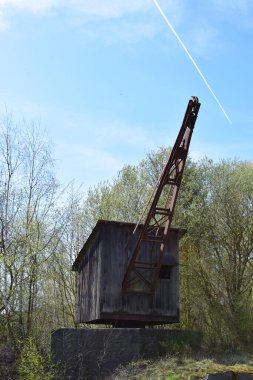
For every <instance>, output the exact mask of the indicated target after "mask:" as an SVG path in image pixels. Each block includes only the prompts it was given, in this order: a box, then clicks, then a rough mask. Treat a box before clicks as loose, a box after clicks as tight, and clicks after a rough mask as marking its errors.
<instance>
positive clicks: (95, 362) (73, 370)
mask: <svg viewBox="0 0 253 380" xmlns="http://www.w3.org/2000/svg"><path fill="white" fill-rule="evenodd" d="M188 333H189V332H188ZM185 334H187V332H185V331H178V330H166V329H151V328H150V329H142V328H116V329H112V328H108V329H107V328H105V329H94V328H91V329H64V328H63V329H59V330H56V331H54V332H53V333H52V354H53V360H54V361H55V362H58V363H59V365H60V372H61V373H60V374H59V376H58V378H57V380H62V379H68V380H81V379H88V380H98V379H103V378H105V377H107V376H109V374H110V373H111V372H112V371H113V370H114V369H115V368H116V367H118V366H119V365H125V364H127V363H129V362H130V361H135V360H138V359H141V358H148V357H154V356H159V353H160V349H161V342H164V341H166V340H167V341H169V340H174V339H178V337H180V336H182V337H183V336H184V335H185Z"/></svg>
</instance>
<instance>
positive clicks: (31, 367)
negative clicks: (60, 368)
mask: <svg viewBox="0 0 253 380" xmlns="http://www.w3.org/2000/svg"><path fill="white" fill-rule="evenodd" d="M55 370H56V368H55V366H54V365H53V364H52V362H51V359H50V358H48V357H47V356H45V355H44V356H42V355H41V354H40V353H39V351H38V349H37V347H36V344H35V342H34V340H33V339H32V337H28V338H26V339H25V341H24V342H23V344H22V350H21V355H20V363H19V367H18V374H19V380H42V379H43V380H51V379H53V377H54V375H55Z"/></svg>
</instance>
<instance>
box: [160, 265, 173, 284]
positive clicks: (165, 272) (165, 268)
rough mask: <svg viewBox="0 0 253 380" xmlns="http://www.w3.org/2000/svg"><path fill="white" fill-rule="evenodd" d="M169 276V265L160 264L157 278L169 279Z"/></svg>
mask: <svg viewBox="0 0 253 380" xmlns="http://www.w3.org/2000/svg"><path fill="white" fill-rule="evenodd" d="M170 276H171V265H161V269H160V273H159V278H160V279H161V280H170Z"/></svg>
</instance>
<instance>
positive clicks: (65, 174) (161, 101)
mask: <svg viewBox="0 0 253 380" xmlns="http://www.w3.org/2000/svg"><path fill="white" fill-rule="evenodd" d="M159 4H160V6H161V8H162V9H163V11H164V13H165V14H166V16H167V18H168V20H169V21H170V22H171V23H172V25H173V26H174V28H175V30H176V31H177V33H178V34H179V36H180V37H181V39H182V40H183V42H184V43H185V45H186V46H187V48H188V50H189V52H190V53H191V54H192V56H193V58H194V59H195V61H196V62H197V64H198V66H199V68H200V70H201V71H202V73H203V75H204V76H205V77H206V79H207V81H208V82H209V84H210V85H211V87H212V89H213V91H214V93H215V94H216V96H217V97H218V98H219V100H220V102H221V104H222V106H223V107H224V109H225V111H226V112H227V114H228V115H229V117H230V119H231V120H232V125H230V124H229V123H228V121H227V120H226V118H225V117H224V115H223V113H222V111H221V110H220V108H219V107H218V105H217V103H216V102H215V100H214V98H213V96H212V95H211V93H210V91H209V90H208V89H207V87H206V85H205V84H204V82H203V80H202V79H201V77H200V75H199V74H198V72H197V71H196V69H195V67H194V66H193V64H192V62H191V61H190V60H189V58H188V57H187V55H186V53H185V52H184V51H183V49H182V47H181V46H180V44H179V43H178V41H177V40H176V38H175V36H174V35H173V34H172V32H171V30H170V29H169V28H168V26H167V25H166V23H165V22H164V20H163V18H162V17H161V15H160V14H159V12H158V10H157V8H156V7H155V5H154V3H153V1H152V0H138V1H137V0H0V52H1V59H0V111H1V112H2V113H4V112H5V109H6V108H7V109H8V111H10V112H11V113H12V114H13V116H14V118H15V119H21V118H25V119H26V120H27V121H28V122H31V121H37V122H39V123H40V125H41V128H43V129H46V130H47V133H48V136H49V138H50V140H52V142H53V145H54V156H55V158H56V171H57V176H58V178H59V180H60V181H61V182H62V183H63V184H66V183H68V182H70V181H71V180H75V183H76V184H77V185H79V184H83V186H84V187H85V188H88V187H89V186H92V185H94V184H96V183H98V182H100V181H103V180H106V179H111V178H113V177H114V176H115V175H116V173H117V171H118V170H119V169H120V168H121V167H122V166H123V165H124V164H128V163H130V164H136V163H138V162H139V161H140V160H141V159H143V158H144V157H145V155H146V153H147V152H149V151H150V150H152V149H155V148H156V147H159V146H162V145H166V146H168V145H172V144H173V143H174V140H175V138H176V135H177V132H178V130H179V128H180V126H181V122H182V119H183V116H184V112H185V109H186V105H187V102H188V100H189V98H190V97H191V95H196V96H198V97H199V99H200V102H201V103H202V106H201V109H200V112H199V118H198V120H197V124H196V128H195V131H194V135H193V139H192V144H191V149H190V151H191V156H192V157H193V158H196V159H197V158H200V157H203V156H205V155H206V156H208V157H211V158H213V159H215V160H218V159H220V158H235V157H237V158H239V159H242V160H251V161H252V160H253V149H252V148H253V127H252V120H253V106H252V103H253V100H252V91H251V88H252V84H253V1H252V0H230V1H228V0H209V1H208V2H207V1H200V0H195V1H188V0H160V1H159Z"/></svg>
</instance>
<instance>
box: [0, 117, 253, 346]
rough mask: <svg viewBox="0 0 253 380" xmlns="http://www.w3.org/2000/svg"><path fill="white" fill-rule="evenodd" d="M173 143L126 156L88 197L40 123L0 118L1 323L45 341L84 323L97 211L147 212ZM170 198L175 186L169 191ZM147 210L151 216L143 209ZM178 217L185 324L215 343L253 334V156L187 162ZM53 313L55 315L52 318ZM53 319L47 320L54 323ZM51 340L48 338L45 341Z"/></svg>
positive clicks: (13, 336) (6, 334) (10, 335)
mask: <svg viewBox="0 0 253 380" xmlns="http://www.w3.org/2000/svg"><path fill="white" fill-rule="evenodd" d="M169 152H170V149H168V148H159V149H157V150H156V151H153V152H150V153H149V154H147V156H146V158H145V159H143V160H142V161H141V162H140V163H139V164H138V165H136V166H133V165H126V166H124V167H123V168H122V170H121V171H120V172H119V173H118V175H117V176H116V178H115V179H114V180H113V181H111V182H108V181H107V182H103V183H99V184H98V185H97V186H95V187H93V188H90V189H89V191H88V194H87V195H86V196H84V195H83V194H82V192H81V191H80V189H75V188H74V186H69V187H68V188H67V189H65V191H63V190H62V189H61V188H60V187H59V185H58V184H57V181H56V178H55V176H54V170H53V159H52V154H51V150H50V144H49V143H48V141H47V139H46V138H44V137H43V136H42V135H41V134H39V133H38V129H37V128H35V127H33V128H31V126H30V127H29V128H28V127H27V126H26V125H21V126H15V125H14V122H13V120H12V119H11V118H10V117H5V118H4V119H2V120H1V123H0V332H1V337H2V339H3V340H8V341H11V342H12V343H14V344H15V343H17V341H18V340H19V339H25V338H26V337H28V336H33V337H35V338H37V340H38V339H39V340H40V343H43V344H42V345H44V346H45V345H46V342H48V338H49V336H50V332H51V330H53V329H55V328H57V327H59V326H65V327H68V326H75V277H74V274H73V272H72V271H71V266H72V264H73V261H74V259H75V257H76V255H77V254H78V252H79V251H80V249H81V248H82V246H83V244H84V242H85V240H86V239H87V237H88V236H89V234H90V232H91V230H92V228H93V227H94V225H95V224H96V222H97V220H98V219H108V220H116V221H125V222H133V223H136V222H137V221H139V219H140V221H143V219H144V217H145V214H146V212H147V210H148V207H149V204H150V203H149V202H150V199H152V194H153V191H154V188H155V186H156V184H157V181H158V178H159V176H160V174H161V172H162V170H163V167H164V165H165V163H166V161H167V159H168V156H169ZM165 197H166V194H165ZM141 216H142V218H141ZM173 225H174V226H177V227H180V228H184V229H187V234H186V235H185V236H184V238H183V239H182V240H181V248H180V271H181V305H182V308H181V309H182V310H181V316H182V317H181V325H182V326H183V327H187V328H200V329H201V330H202V331H203V333H204V335H205V337H206V340H207V341H208V342H209V343H213V342H214V341H215V342H216V343H217V342H220V343H221V344H227V345H231V344H234V343H235V342H236V344H239V343H240V344H247V343H249V342H250V341H251V340H252V338H253V328H252V323H251V320H252V314H253V297H252V296H253V294H252V289H253V280H252V278H253V265H252V264H253V261H252V260H253V165H252V163H249V162H240V161H229V160H227V161H221V162H218V163H214V162H213V161H210V160H208V159H202V160H200V161H198V162H195V161H193V160H191V159H190V158H189V159H188V161H187V165H186V168H185V172H184V177H183V181H182V186H181V190H180V194H179V197H178V201H177V206H176V210H175V215H174V219H173ZM45 321H46V324H45ZM45 325H46V328H45ZM44 342H45V343H44Z"/></svg>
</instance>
